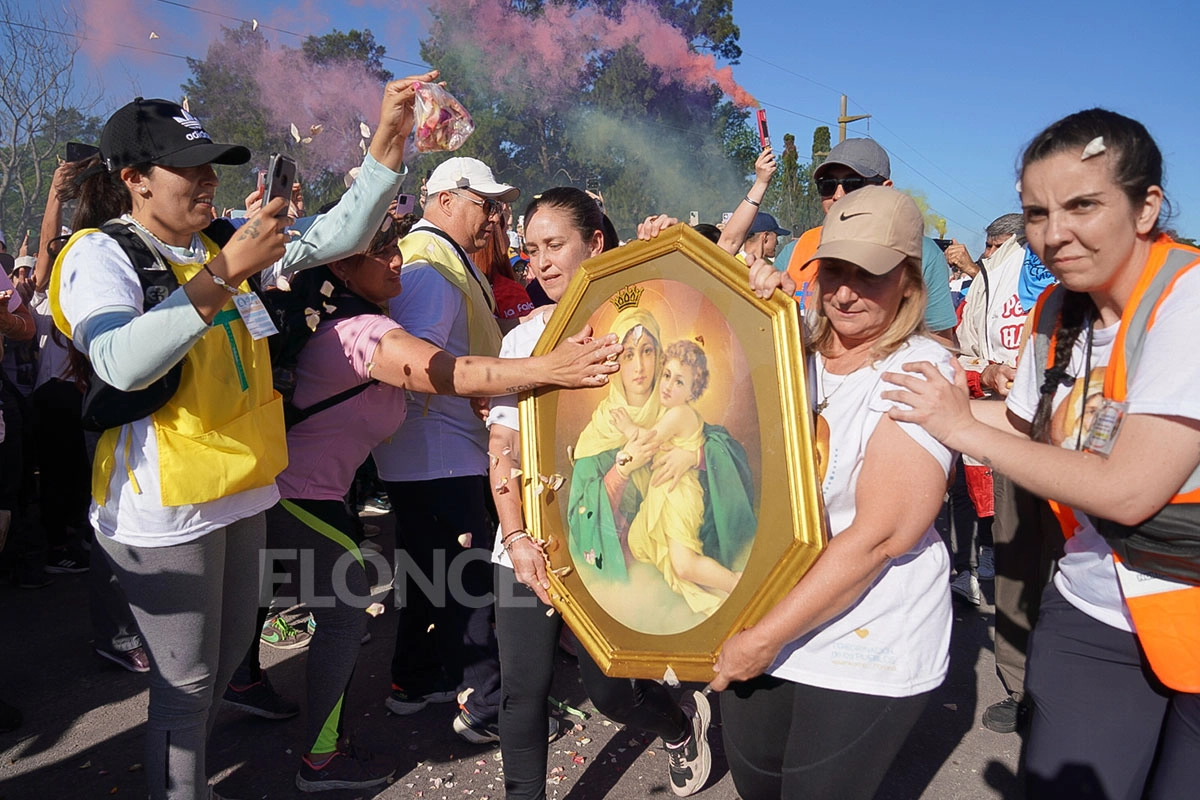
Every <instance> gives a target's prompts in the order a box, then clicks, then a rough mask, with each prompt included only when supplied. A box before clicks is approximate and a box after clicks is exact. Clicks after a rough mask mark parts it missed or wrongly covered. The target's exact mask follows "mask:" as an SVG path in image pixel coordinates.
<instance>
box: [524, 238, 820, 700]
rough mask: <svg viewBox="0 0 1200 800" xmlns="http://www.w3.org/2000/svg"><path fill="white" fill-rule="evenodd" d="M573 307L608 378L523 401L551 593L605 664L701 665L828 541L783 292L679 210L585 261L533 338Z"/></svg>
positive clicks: (527, 474) (532, 491) (574, 325)
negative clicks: (762, 291)
mask: <svg viewBox="0 0 1200 800" xmlns="http://www.w3.org/2000/svg"><path fill="white" fill-rule="evenodd" d="M585 324H586V325H591V327H592V330H593V332H594V334H595V335H597V336H599V335H602V334H606V333H610V332H611V333H615V334H616V335H617V337H618V339H619V340H620V341H621V343H622V344H623V346H624V350H623V351H622V353H621V355H620V356H619V363H620V370H619V371H618V372H617V373H616V374H615V375H613V376H612V378H611V380H610V381H609V384H608V385H607V386H605V387H602V388H597V389H579V390H557V389H546V390H537V391H534V392H531V393H529V394H527V395H524V396H523V397H522V399H521V404H520V413H521V430H522V467H523V470H522V491H523V492H524V493H525V494H524V500H525V508H526V516H527V523H528V524H529V526H530V532H531V534H532V535H533V536H534V537H535V538H537V539H540V540H543V541H544V542H545V543H546V551H547V553H548V554H549V558H550V567H551V569H552V572H551V583H552V586H551V597H552V599H553V601H554V604H555V606H556V608H557V609H558V610H559V612H561V613H562V615H563V618H564V619H565V620H566V622H567V623H568V624H569V625H570V626H571V628H572V630H573V631H574V632H575V633H576V635H577V636H578V637H579V639H580V641H581V642H582V643H583V645H584V646H585V647H586V648H587V649H588V652H589V653H590V654H591V655H592V657H593V658H594V659H595V660H596V663H597V664H599V665H600V667H601V668H602V669H603V670H604V671H605V672H606V673H607V674H609V675H613V676H620V677H640V678H663V677H666V678H668V679H670V678H671V677H677V678H678V679H679V680H693V681H707V680H709V679H710V678H711V677H712V674H713V673H712V665H713V663H715V661H716V657H717V655H718V653H719V652H720V648H721V644H722V643H723V642H724V641H725V640H726V639H727V638H729V637H730V636H731V635H733V634H734V633H736V632H738V631H739V630H742V629H743V628H745V627H747V626H749V625H752V624H754V623H755V622H756V621H758V620H759V619H760V618H761V617H762V615H763V614H764V613H765V612H766V611H767V610H768V609H769V608H771V606H773V605H774V604H775V603H776V602H778V601H779V599H780V598H781V597H783V595H784V594H786V593H787V591H788V590H789V589H790V588H791V587H792V586H794V585H795V583H796V581H797V580H798V579H799V578H800V576H801V575H803V574H804V572H805V570H807V569H808V567H809V566H810V565H811V564H812V563H813V561H814V560H815V559H816V557H817V556H818V555H819V553H820V551H821V549H822V547H823V546H824V544H825V541H826V534H825V530H824V513H823V509H822V507H821V495H820V485H819V481H818V479H817V464H816V452H817V449H816V446H815V445H816V442H815V441H814V436H815V434H814V424H813V422H812V420H811V416H810V411H809V410H810V409H811V405H810V403H809V398H808V391H807V381H806V380H805V377H804V357H803V352H802V347H801V339H800V323H799V314H798V309H797V307H796V304H795V302H794V301H793V300H791V299H790V298H788V297H787V296H785V295H784V294H783V293H782V292H776V293H775V294H774V296H773V297H772V298H770V299H769V300H762V299H759V298H758V297H756V296H755V295H754V294H753V293H752V292H751V291H750V288H749V282H748V277H747V270H746V265H745V264H743V263H741V262H740V261H738V260H737V259H735V258H733V257H732V256H730V255H728V254H727V253H725V252H724V251H722V250H721V249H719V248H718V247H717V246H716V245H714V244H713V243H711V242H709V241H708V240H707V239H705V238H704V237H702V236H700V235H699V234H697V233H696V232H695V231H693V230H692V229H691V228H690V227H688V226H686V225H677V226H675V227H673V228H670V229H668V230H667V231H665V232H664V233H662V234H661V235H659V236H658V237H656V238H655V239H653V240H652V241H648V242H646V241H638V242H633V243H630V244H627V245H625V246H623V247H620V248H617V249H615V250H612V251H610V252H608V253H606V254H604V255H602V256H599V257H597V258H594V259H591V260H589V261H586V262H585V263H584V264H583V266H582V267H581V268H580V270H579V272H578V273H576V275H575V277H574V278H573V279H572V283H571V285H570V286H569V287H568V289H567V292H566V295H565V296H564V297H563V299H562V302H561V303H560V304H559V306H558V309H557V310H556V311H555V313H554V316H553V317H552V318H551V321H550V324H549V325H548V327H547V329H546V331H545V333H544V334H543V335H542V338H541V340H540V341H539V342H538V346H537V349H536V351H535V354H539V355H540V354H542V353H546V352H548V351H549V350H551V349H552V348H553V347H554V346H555V345H557V344H558V343H559V342H560V341H561V340H562V339H563V338H565V337H567V336H569V335H571V334H573V333H575V332H577V331H579V330H580V329H581V328H583V326H584V325H585Z"/></svg>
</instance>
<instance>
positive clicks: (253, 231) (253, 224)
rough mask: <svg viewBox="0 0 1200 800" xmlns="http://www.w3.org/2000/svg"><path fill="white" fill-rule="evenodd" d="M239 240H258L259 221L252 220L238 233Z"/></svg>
mask: <svg viewBox="0 0 1200 800" xmlns="http://www.w3.org/2000/svg"><path fill="white" fill-rule="evenodd" d="M238 238H239V239H257V238H258V219H257V218H255V219H252V220H250V221H249V222H247V223H246V224H245V225H243V226H242V229H241V230H240V231H238Z"/></svg>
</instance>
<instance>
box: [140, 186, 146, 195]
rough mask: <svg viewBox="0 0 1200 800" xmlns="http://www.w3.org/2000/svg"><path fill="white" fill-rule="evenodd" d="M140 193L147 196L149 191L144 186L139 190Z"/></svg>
mask: <svg viewBox="0 0 1200 800" xmlns="http://www.w3.org/2000/svg"><path fill="white" fill-rule="evenodd" d="M138 191H139V192H141V193H142V194H145V193H146V192H147V191H148V190H147V189H146V187H145V186H142V187H140V188H139V189H138Z"/></svg>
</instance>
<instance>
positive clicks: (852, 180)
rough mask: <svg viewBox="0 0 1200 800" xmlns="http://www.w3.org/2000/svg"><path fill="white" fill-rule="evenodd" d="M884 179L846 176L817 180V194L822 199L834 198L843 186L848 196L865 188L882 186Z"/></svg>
mask: <svg viewBox="0 0 1200 800" xmlns="http://www.w3.org/2000/svg"><path fill="white" fill-rule="evenodd" d="M882 185H883V178H864V177H863V176H862V175H846V176H845V177H843V178H829V177H825V178H817V192H818V193H820V195H821V197H833V195H834V193H835V192H836V191H837V187H839V186H841V187H842V189H843V190H844V191H845V192H846V194H850V193H851V192H853V191H856V190H858V189H861V188H863V187H864V186H882Z"/></svg>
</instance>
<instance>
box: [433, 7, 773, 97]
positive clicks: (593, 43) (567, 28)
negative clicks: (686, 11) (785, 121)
mask: <svg viewBox="0 0 1200 800" xmlns="http://www.w3.org/2000/svg"><path fill="white" fill-rule="evenodd" d="M431 10H432V11H433V12H434V14H435V15H437V17H438V18H439V19H440V23H439V25H438V31H437V33H438V34H439V36H440V38H441V39H442V40H443V41H444V42H445V43H446V44H447V45H448V48H449V49H450V50H453V51H455V52H458V53H464V52H467V53H474V54H476V55H477V57H478V62H479V64H480V65H481V67H482V68H483V69H485V70H486V71H487V73H488V74H489V75H490V76H491V78H492V80H493V81H495V82H497V83H501V84H504V85H507V86H509V87H511V88H519V87H524V88H526V89H532V88H534V87H536V89H537V91H539V92H542V93H544V94H545V95H546V96H547V97H548V99H550V100H553V99H555V98H557V97H559V96H561V95H562V94H564V93H570V92H571V91H573V90H575V89H577V88H578V87H579V85H580V84H581V83H582V82H583V81H584V80H585V79H586V67H587V65H588V61H589V59H590V58H591V57H592V56H593V55H595V54H597V53H600V52H607V51H613V50H617V49H619V48H621V47H624V46H626V45H632V46H633V47H635V48H636V49H637V51H638V52H639V53H640V54H641V55H642V57H643V58H644V59H645V61H646V63H647V64H649V65H650V66H653V67H655V68H656V69H658V70H660V71H661V72H662V73H663V74H664V76H665V77H666V78H668V79H675V80H678V81H680V82H681V83H683V84H684V85H685V86H687V87H689V88H693V89H703V88H705V87H707V86H709V85H710V84H716V85H717V86H718V87H719V88H720V89H721V91H723V92H724V93H725V94H726V95H728V96H729V97H730V99H731V100H733V102H734V103H736V104H737V105H739V106H743V107H745V106H752V105H756V102H755V100H754V98H753V97H752V96H751V95H750V93H749V92H747V91H746V90H745V89H743V88H742V87H741V86H739V85H738V84H737V82H736V81H734V79H733V70H732V69H731V68H730V67H721V68H718V67H717V64H716V60H715V59H714V58H713V57H712V56H709V55H702V54H700V53H696V52H694V51H693V50H691V49H690V47H689V45H688V41H687V40H686V39H685V38H684V36H683V34H682V33H681V32H680V31H679V30H678V29H677V28H675V27H673V26H672V25H670V24H669V23H667V22H666V21H665V20H663V19H662V17H661V16H659V14H658V12H657V11H656V10H655V9H653V8H652V7H650V6H648V5H645V4H643V3H629V4H628V5H626V6H625V8H624V9H623V11H622V14H621V18H620V19H619V20H613V19H610V18H608V17H606V16H605V15H604V14H602V13H600V12H599V11H598V10H596V9H595V8H592V7H585V8H580V9H577V8H572V7H569V6H559V5H553V6H547V7H546V8H545V9H544V11H543V13H542V14H541V15H540V16H534V17H529V16H525V15H523V14H518V13H517V12H515V11H513V9H512V8H511V6H510V5H509V4H508V3H507V2H506V1H505V0H466V2H462V0H458V2H454V0H450V2H445V1H444V0H441V1H439V2H435V3H434V5H433V6H432V7H431ZM531 100H536V98H532V97H531Z"/></svg>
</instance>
